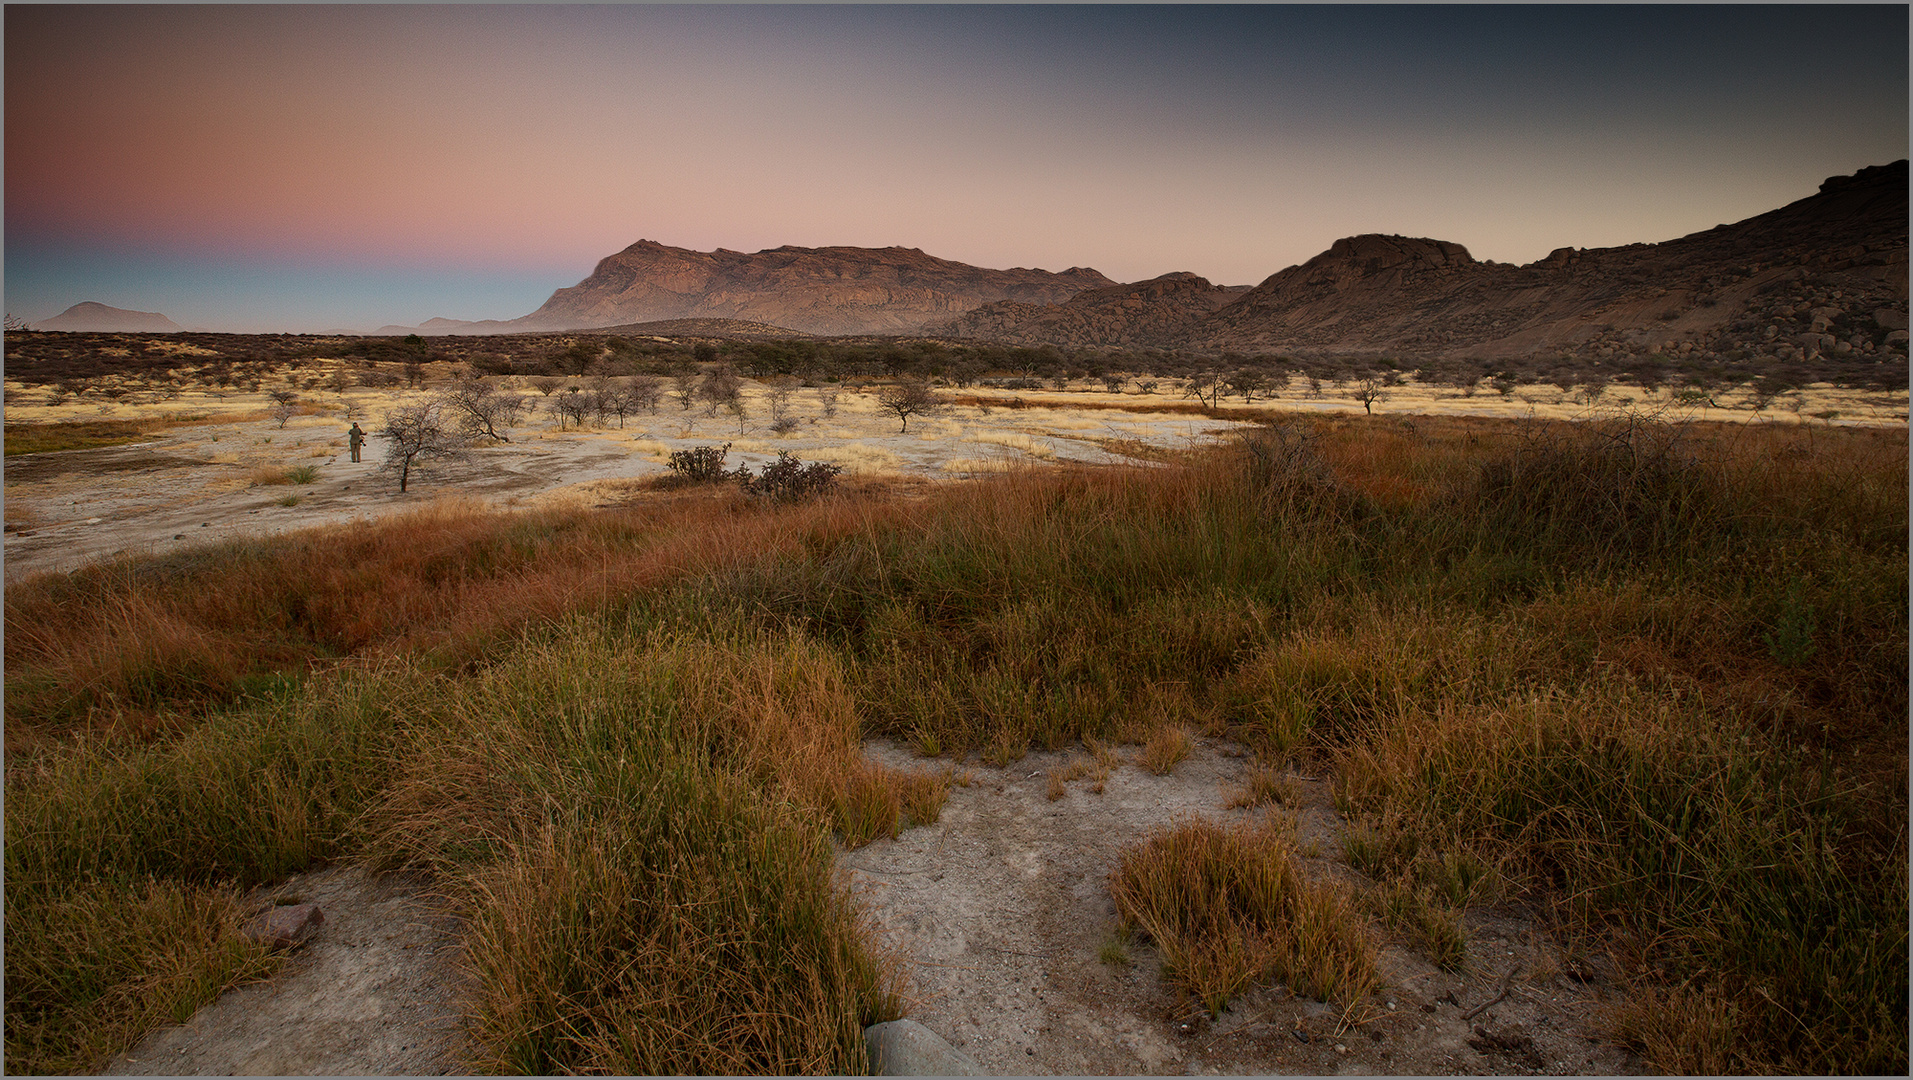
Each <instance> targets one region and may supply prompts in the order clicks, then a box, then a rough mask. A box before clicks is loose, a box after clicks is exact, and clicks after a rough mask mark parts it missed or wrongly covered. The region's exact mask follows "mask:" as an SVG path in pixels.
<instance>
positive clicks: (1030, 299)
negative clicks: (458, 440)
mask: <svg viewBox="0 0 1913 1080" xmlns="http://www.w3.org/2000/svg"><path fill="white" fill-rule="evenodd" d="M1112 284H1114V282H1112V281H1110V280H1109V279H1108V278H1106V277H1104V276H1103V275H1101V274H1099V273H1097V272H1096V271H1094V270H1088V269H1084V268H1082V267H1072V268H1070V269H1068V270H1065V271H1063V272H1061V273H1051V272H1049V271H1047V270H1029V269H1024V268H1020V267H1019V268H1015V269H1011V270H987V269H984V268H981V267H976V266H970V265H968V264H965V263H960V262H952V261H950V260H948V259H939V258H936V257H934V256H931V255H926V254H924V253H923V252H922V251H919V250H917V249H916V248H900V247H891V248H856V247H828V248H800V247H780V248H773V249H771V250H769V251H759V252H756V253H754V254H748V255H747V254H745V253H743V252H738V251H728V250H725V249H723V248H719V249H718V250H716V251H689V250H686V249H684V248H675V247H668V246H666V245H664V244H659V243H655V242H653V241H650V240H640V241H638V242H637V243H635V244H632V245H631V246H630V247H628V248H625V249H624V250H623V251H620V252H618V253H617V254H616V255H612V256H610V257H609V258H606V259H603V260H601V261H600V262H599V263H598V266H597V269H595V270H594V271H592V274H591V276H590V277H588V278H586V279H585V280H583V281H581V282H579V283H578V284H576V285H574V286H572V287H570V288H568V289H559V290H558V291H557V292H555V293H553V294H552V296H551V299H550V300H547V301H546V302H545V304H544V306H543V307H540V308H539V309H538V310H537V311H534V312H532V313H531V314H530V315H527V316H525V317H524V318H522V319H515V320H512V321H511V322H510V323H507V324H503V327H505V328H509V329H511V330H516V331H525V330H560V329H580V328H593V327H604V326H614V325H621V324H630V323H643V322H658V321H662V320H667V319H736V320H740V321H744V322H756V323H769V324H772V325H775V326H783V327H789V328H791V329H793V330H798V331H802V332H804V333H809V334H829V335H849V334H887V333H904V332H911V331H915V330H918V329H920V328H921V327H923V326H924V325H925V324H926V323H930V322H934V321H940V320H947V319H949V318H951V317H952V316H956V315H960V314H962V313H964V312H967V311H970V310H972V309H974V308H977V307H981V306H982V305H984V304H988V303H993V302H996V301H1000V300H1015V301H1022V302H1025V303H1032V304H1048V303H1054V302H1057V301H1061V300H1066V299H1068V298H1069V297H1071V296H1074V295H1076V294H1077V293H1079V292H1082V291H1083V290H1085V289H1093V288H1099V287H1102V286H1106V285H1112ZM476 325H477V324H474V326H476ZM460 332H473V327H465V328H461V330H460Z"/></svg>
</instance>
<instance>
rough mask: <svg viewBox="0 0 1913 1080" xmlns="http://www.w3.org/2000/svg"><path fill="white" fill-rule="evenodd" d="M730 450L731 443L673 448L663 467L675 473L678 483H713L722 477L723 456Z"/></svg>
mask: <svg viewBox="0 0 1913 1080" xmlns="http://www.w3.org/2000/svg"><path fill="white" fill-rule="evenodd" d="M730 452H731V444H730V443H725V444H724V445H723V446H693V447H692V448H690V449H689V450H673V451H672V452H671V457H670V459H669V460H667V461H666V462H665V463H664V464H665V467H666V468H668V469H670V470H671V471H672V472H674V473H676V474H677V479H678V481H679V482H680V483H685V484H715V483H717V482H718V481H719V480H722V479H724V476H725V473H724V458H725V456H726V455H728V454H729V453H730Z"/></svg>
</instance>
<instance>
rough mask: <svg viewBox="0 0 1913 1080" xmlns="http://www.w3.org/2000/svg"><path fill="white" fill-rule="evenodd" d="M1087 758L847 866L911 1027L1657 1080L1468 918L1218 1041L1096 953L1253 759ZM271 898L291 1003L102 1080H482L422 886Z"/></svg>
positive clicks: (1184, 1065)
mask: <svg viewBox="0 0 1913 1080" xmlns="http://www.w3.org/2000/svg"><path fill="white" fill-rule="evenodd" d="M866 753H867V754H869V755H870V757H872V758H873V759H874V760H877V761H880V762H882V763H884V764H887V765H890V766H893V767H904V768H920V767H922V766H923V765H924V764H925V763H924V762H922V761H920V760H918V759H915V758H914V757H913V755H912V754H911V752H910V751H909V750H908V749H906V748H903V747H899V746H896V745H893V744H890V743H886V742H874V743H872V744H870V745H869V746H868V747H867V748H866ZM1075 758H1083V759H1087V755H1086V754H1085V753H1084V752H1083V751H1081V750H1080V749H1079V750H1076V751H1063V752H1057V753H1041V752H1039V753H1033V754H1030V755H1029V756H1027V757H1025V758H1024V759H1023V760H1021V761H1019V762H1016V763H1013V764H1011V765H1008V766H1004V767H1001V768H991V767H985V766H982V765H979V764H975V763H970V764H967V765H962V766H958V767H957V774H958V775H959V776H960V777H962V779H963V781H965V782H964V783H960V784H959V785H957V786H954V787H953V788H952V790H951V795H950V800H949V802H948V804H947V805H946V806H945V807H944V810H943V813H942V816H941V819H940V820H939V821H938V822H937V823H936V824H935V825H930V826H926V827H923V828H918V829H912V830H910V831H908V832H905V833H902V834H901V835H899V836H898V837H896V838H895V839H893V840H888V839H887V840H879V841H877V842H875V843H872V844H869V845H867V846H865V847H862V848H859V849H856V850H854V851H840V852H839V854H838V860H837V861H838V866H839V868H840V870H841V872H842V874H843V881H844V883H845V885H846V887H848V888H849V889H850V891H851V893H852V895H853V896H854V897H855V898H856V900H857V902H858V904H859V906H860V907H861V908H862V909H863V910H864V911H865V912H866V913H867V915H868V916H869V917H870V919H871V922H872V926H873V929H874V930H875V940H876V942H877V944H878V947H879V948H881V949H883V950H885V951H886V952H887V953H889V954H890V956H891V957H892V958H893V959H894V960H895V962H897V963H898V964H899V965H901V966H902V968H903V969H904V970H905V971H906V972H907V975H906V980H907V982H906V986H905V996H906V998H907V1000H908V1001H909V1003H910V1008H909V1014H910V1016H911V1018H912V1019H915V1020H917V1021H918V1022H920V1023H922V1024H924V1025H925V1026H927V1027H929V1028H930V1029H931V1030H932V1031H935V1032H937V1033H938V1034H940V1035H942V1036H944V1037H945V1038H946V1039H948V1040H949V1041H950V1042H951V1043H952V1044H954V1045H955V1046H957V1047H958V1048H959V1049H961V1050H963V1051H964V1052H965V1053H967V1054H969V1055H970V1056H971V1057H973V1058H975V1059H976V1060H977V1061H978V1062H979V1063H980V1064H982V1065H983V1066H984V1067H985V1068H986V1069H988V1070H990V1071H991V1072H993V1073H996V1074H998V1075H1144V1074H1157V1075H1258V1074H1260V1075H1268V1074H1290V1075H1314V1076H1327V1075H1485V1074H1494V1075H1567V1074H1587V1075H1629V1074H1637V1073H1639V1072H1640V1065H1639V1062H1638V1061H1636V1060H1635V1059H1633V1058H1632V1057H1630V1056H1629V1055H1628V1054H1626V1053H1625V1052H1623V1051H1621V1050H1620V1049H1618V1048H1616V1047H1614V1046H1613V1045H1611V1044H1609V1043H1607V1042H1606V1041H1604V1040H1603V1039H1601V1038H1600V1037H1599V1035H1598V1034H1596V1033H1595V1030H1594V1027H1593V1023H1594V1021H1595V1020H1596V1018H1597V1017H1598V1013H1599V1010H1600V1009H1601V1007H1602V1005H1603V1003H1604V1002H1606V1001H1608V1000H1611V995H1612V988H1611V986H1610V985H1609V984H1608V983H1607V982H1606V981H1605V979H1604V978H1603V977H1602V976H1601V975H1600V974H1599V973H1598V972H1595V973H1592V974H1590V973H1588V972H1584V971H1576V972H1575V976H1577V977H1570V976H1569V974H1567V972H1566V970H1565V966H1564V964H1563V963H1562V961H1561V958H1560V957H1559V956H1558V955H1556V953H1555V952H1554V950H1553V949H1552V948H1551V946H1550V945H1549V943H1548V942H1547V941H1546V940H1545V939H1544V938H1543V937H1542V936H1541V935H1540V934H1539V933H1538V932H1537V931H1536V929H1535V927H1534V925H1533V923H1532V922H1531V920H1529V919H1528V918H1527V916H1526V915H1525V913H1523V912H1522V911H1520V910H1519V909H1515V908H1506V909H1492V910H1477V911H1474V912H1471V913H1470V915H1469V916H1468V918H1467V921H1466V930H1467V933H1468V939H1469V941H1468V964H1467V968H1466V971H1465V973H1463V974H1460V975H1452V974H1449V973H1446V972H1443V971H1440V970H1438V969H1436V968H1435V967H1433V966H1432V965H1430V964H1429V963H1427V962H1426V961H1425V960H1424V959H1422V958H1421V957H1420V956H1418V955H1417V954H1416V953H1415V952H1413V951H1412V950H1410V949H1408V948H1407V947H1406V946H1404V945H1403V944H1402V943H1400V942H1399V941H1391V940H1390V939H1389V937H1388V936H1387V935H1386V934H1385V933H1384V934H1382V935H1381V940H1382V941H1383V942H1384V946H1383V949H1382V953H1381V971H1382V976H1383V985H1382V986H1381V987H1380V989H1379V990H1378V991H1377V992H1376V993H1375V994H1374V995H1372V996H1371V997H1370V998H1369V999H1368V1000H1367V1001H1364V1002H1361V1003H1358V1004H1356V1005H1354V1006H1352V1007H1349V1008H1339V1007H1335V1006H1330V1005H1324V1004H1321V1003H1318V1002H1314V1001H1310V1000H1307V999H1304V998H1296V997H1294V996H1292V995H1291V994H1289V993H1288V991H1287V990H1286V989H1285V988H1283V987H1281V986H1274V987H1261V988H1257V989H1254V990H1252V991H1250V992H1249V993H1248V994H1245V995H1244V996H1243V997H1241V998H1238V999H1237V1000H1236V1002H1235V1003H1234V1004H1233V1005H1232V1006H1231V1007H1230V1008H1229V1009H1228V1010H1227V1011H1225V1012H1224V1013H1223V1014H1222V1016H1221V1017H1219V1018H1213V1019H1212V1018H1211V1017H1209V1015H1208V1014H1207V1013H1206V1012H1205V1011H1203V1010H1202V1009H1201V1007H1200V1006H1199V1005H1198V1004H1196V1003H1194V1002H1191V1001H1187V1000H1183V999H1181V998H1180V997H1179V995H1178V994H1177V993H1176V991H1175V990H1174V989H1173V988H1172V987H1170V986H1169V985H1167V984H1166V983H1165V982H1164V980H1163V979H1162V977H1161V969H1160V963H1159V960H1158V957H1157V955H1156V953H1155V952H1154V950H1153V949H1151V948H1150V947H1149V946H1147V945H1146V944H1140V943H1138V944H1133V945H1132V946H1131V950H1130V952H1131V962H1130V963H1129V964H1127V965H1125V966H1112V965H1109V964H1105V963H1103V962H1102V961H1101V960H1099V959H1098V950H1099V948H1100V946H1101V945H1102V943H1103V942H1104V941H1105V940H1107V939H1108V937H1109V935H1110V933H1111V930H1112V928H1113V927H1114V925H1115V907H1114V904H1113V902H1112V901H1111V900H1110V897H1109V892H1108V888H1107V879H1108V875H1109V872H1110V870H1111V869H1113V868H1114V866H1115V864H1116V861H1117V859H1118V857H1119V855H1120V852H1121V850H1122V848H1124V847H1125V846H1127V845H1129V844H1132V843H1134V842H1136V841H1137V840H1140V839H1141V838H1143V837H1144V836H1146V835H1147V834H1148V833H1149V832H1150V831H1151V830H1152V829H1155V828H1158V827H1160V826H1163V825H1168V824H1171V823H1174V822H1176V821H1179V820H1184V819H1187V818H1190V817H1198V816H1199V817H1205V818H1209V819H1212V820H1216V821H1222V822H1228V821H1234V820H1246V819H1248V818H1249V817H1250V816H1251V815H1252V814H1257V813H1262V812H1263V811H1260V810H1245V809H1235V810H1231V809H1229V808H1228V806H1227V804H1228V801H1229V795H1230V793H1231V791H1232V789H1233V788H1234V787H1235V786H1236V785H1237V784H1238V783H1239V781H1240V779H1241V777H1242V775H1243V773H1244V771H1245V769H1246V765H1247V762H1248V759H1247V758H1246V757H1244V756H1243V751H1242V750H1241V748H1239V747H1236V746H1234V745H1232V744H1229V743H1227V742H1222V741H1216V740H1200V739H1199V740H1197V744H1196V747H1195V750H1194V752H1193V753H1192V754H1191V755H1190V757H1189V758H1188V759H1186V760H1185V761H1183V762H1182V763H1180V764H1179V765H1178V766H1177V767H1176V768H1175V770H1174V771H1173V772H1172V773H1171V774H1169V775H1167V776H1155V775H1152V774H1150V773H1148V772H1146V771H1144V770H1143V769H1141V768H1139V767H1137V766H1135V765H1133V764H1119V765H1116V766H1115V767H1114V768H1113V769H1112V770H1111V771H1110V772H1108V774H1107V776H1106V777H1105V778H1104V780H1103V790H1102V791H1101V792H1100V793H1096V792H1093V791H1092V790H1091V785H1092V783H1093V782H1094V777H1092V776H1085V777H1083V778H1081V779H1078V780H1076V781H1073V782H1071V783H1069V784H1068V785H1067V787H1068V790H1067V793H1066V794H1064V795H1063V796H1062V797H1061V798H1058V799H1054V800H1052V799H1050V798H1049V797H1048V790H1049V784H1048V773H1049V770H1050V769H1051V768H1054V767H1057V766H1062V765H1065V764H1067V763H1069V762H1070V761H1071V760H1073V759H1075ZM946 764H947V763H946ZM1300 788H1301V791H1302V799H1301V803H1300V805H1299V807H1298V808H1297V810H1296V812H1295V818H1294V821H1295V828H1296V838H1297V841H1298V844H1299V845H1301V846H1302V848H1303V850H1304V851H1305V853H1307V852H1311V851H1312V852H1314V857H1311V858H1308V859H1307V860H1306V861H1307V871H1308V872H1309V873H1311V874H1313V875H1317V876H1320V877H1328V878H1339V879H1342V880H1343V881H1344V882H1345V883H1346V884H1347V885H1348V886H1349V887H1352V888H1359V887H1360V886H1361V881H1360V879H1359V878H1358V877H1356V875H1354V874H1353V873H1352V872H1351V871H1349V870H1348V869H1347V868H1346V867H1345V866H1343V865H1342V864H1341V862H1340V859H1339V855H1338V853H1339V852H1340V850H1341V845H1340V831H1341V827H1342V823H1341V820H1340V818H1339V816H1338V815H1337V814H1336V812H1335V810H1334V808H1333V800H1332V797H1331V794H1330V791H1329V785H1328V783H1327V782H1326V780H1324V779H1323V778H1320V777H1305V778H1302V779H1301V781H1300ZM259 898H260V901H261V903H266V902H270V901H271V900H272V899H274V898H283V899H286V900H296V901H298V902H309V903H316V904H318V905H319V907H320V909H321V910H322V911H323V913H324V914H325V923H324V925H323V926H321V927H320V929H319V931H318V933H317V934H316V935H315V936H314V937H313V939H312V940H311V941H309V942H308V943H307V944H306V945H304V946H303V947H301V949H300V950H299V951H298V952H297V953H296V954H295V955H294V958H293V960H292V961H291V962H290V963H289V964H288V965H287V967H286V968H285V969H284V970H283V971H282V972H281V973H280V974H278V975H277V976H275V977H274V978H273V979H272V980H271V981H269V982H264V983H258V984H253V985H250V986H244V987H241V988H239V989H237V990H234V991H231V992H229V993H227V994H226V995H224V996H223V997H221V998H220V999H219V1000H218V1001H216V1002H214V1003H212V1004H210V1005H207V1006H206V1007H204V1008H202V1009H201V1010H200V1011H199V1012H198V1013H197V1014H195V1015H194V1016H193V1018H192V1019H191V1020H189V1021H188V1022H187V1023H185V1024H182V1025H177V1026H172V1027H168V1028H165V1029H162V1030H160V1031H157V1032H155V1033H153V1034H152V1035H150V1036H148V1037H147V1038H146V1039H144V1040H143V1041H141V1042H140V1043H139V1045H137V1046H135V1047H134V1048H133V1049H132V1050H130V1051H127V1052H126V1053H124V1054H121V1055H118V1056H117V1057H115V1058H114V1059H113V1060H112V1061H111V1062H109V1063H108V1065H107V1066H106V1068H105V1069H104V1070H102V1072H103V1074H105V1075H225V1074H235V1075H244V1074H250V1075H293V1074H297V1075H320V1074H326V1075H437V1074H443V1073H448V1072H456V1071H458V1070H459V1069H460V1062H461V1058H460V1056H459V1055H460V1051H461V1049H462V1047H463V1046H464V1043H463V1042H462V1039H461V1035H460V1032H459V1028H458V1009H459V1002H458V987H459V986H460V985H461V984H460V979H461V976H460V974H459V971H458V967H457V956H458V949H457V932H458V923H457V922H456V920H454V919H452V918H450V917H447V916H445V915H443V914H440V913H439V909H438V907H437V905H436V904H435V903H434V902H433V900H432V898H431V897H430V895H429V891H428V889H427V887H426V883H425V881H424V880H423V879H421V878H419V877H416V876H411V875H392V876H384V877H371V876H368V875H367V874H366V873H365V872H364V871H362V870H360V869H358V868H356V867H334V868H328V869H323V870H317V871H314V872H312V873H309V874H306V875H303V876H295V877H293V878H292V879H290V880H288V881H286V882H283V883H281V884H279V885H277V886H275V887H273V888H270V889H265V890H261V893H260V897H259ZM1504 990H1505V991H1506V993H1505V995H1504V994H1503V991H1504ZM1497 999H1499V1000H1498V1001H1497ZM1483 1006H1486V1007H1485V1008H1483ZM1484 1033H1485V1036H1486V1037H1484ZM1489 1037H1492V1038H1489Z"/></svg>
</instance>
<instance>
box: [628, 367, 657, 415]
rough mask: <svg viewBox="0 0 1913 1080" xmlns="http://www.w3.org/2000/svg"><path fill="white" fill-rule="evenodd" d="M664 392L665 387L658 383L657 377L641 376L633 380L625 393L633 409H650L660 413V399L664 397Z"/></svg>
mask: <svg viewBox="0 0 1913 1080" xmlns="http://www.w3.org/2000/svg"><path fill="white" fill-rule="evenodd" d="M663 390H664V387H663V385H662V384H661V383H659V382H658V377H657V376H656V375H639V376H638V377H637V378H635V379H632V380H631V385H630V387H629V388H628V389H627V390H626V391H625V393H626V396H627V398H628V399H629V400H630V402H631V407H632V408H633V409H648V410H650V411H651V412H653V413H655V412H657V411H658V398H659V397H661V396H663Z"/></svg>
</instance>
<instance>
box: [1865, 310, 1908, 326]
mask: <svg viewBox="0 0 1913 1080" xmlns="http://www.w3.org/2000/svg"><path fill="white" fill-rule="evenodd" d="M1873 321H1874V322H1876V323H1878V324H1879V326H1880V329H1882V330H1904V329H1906V312H1904V311H1900V310H1897V309H1895V308H1890V307H1883V308H1876V309H1874V312H1873Z"/></svg>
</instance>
